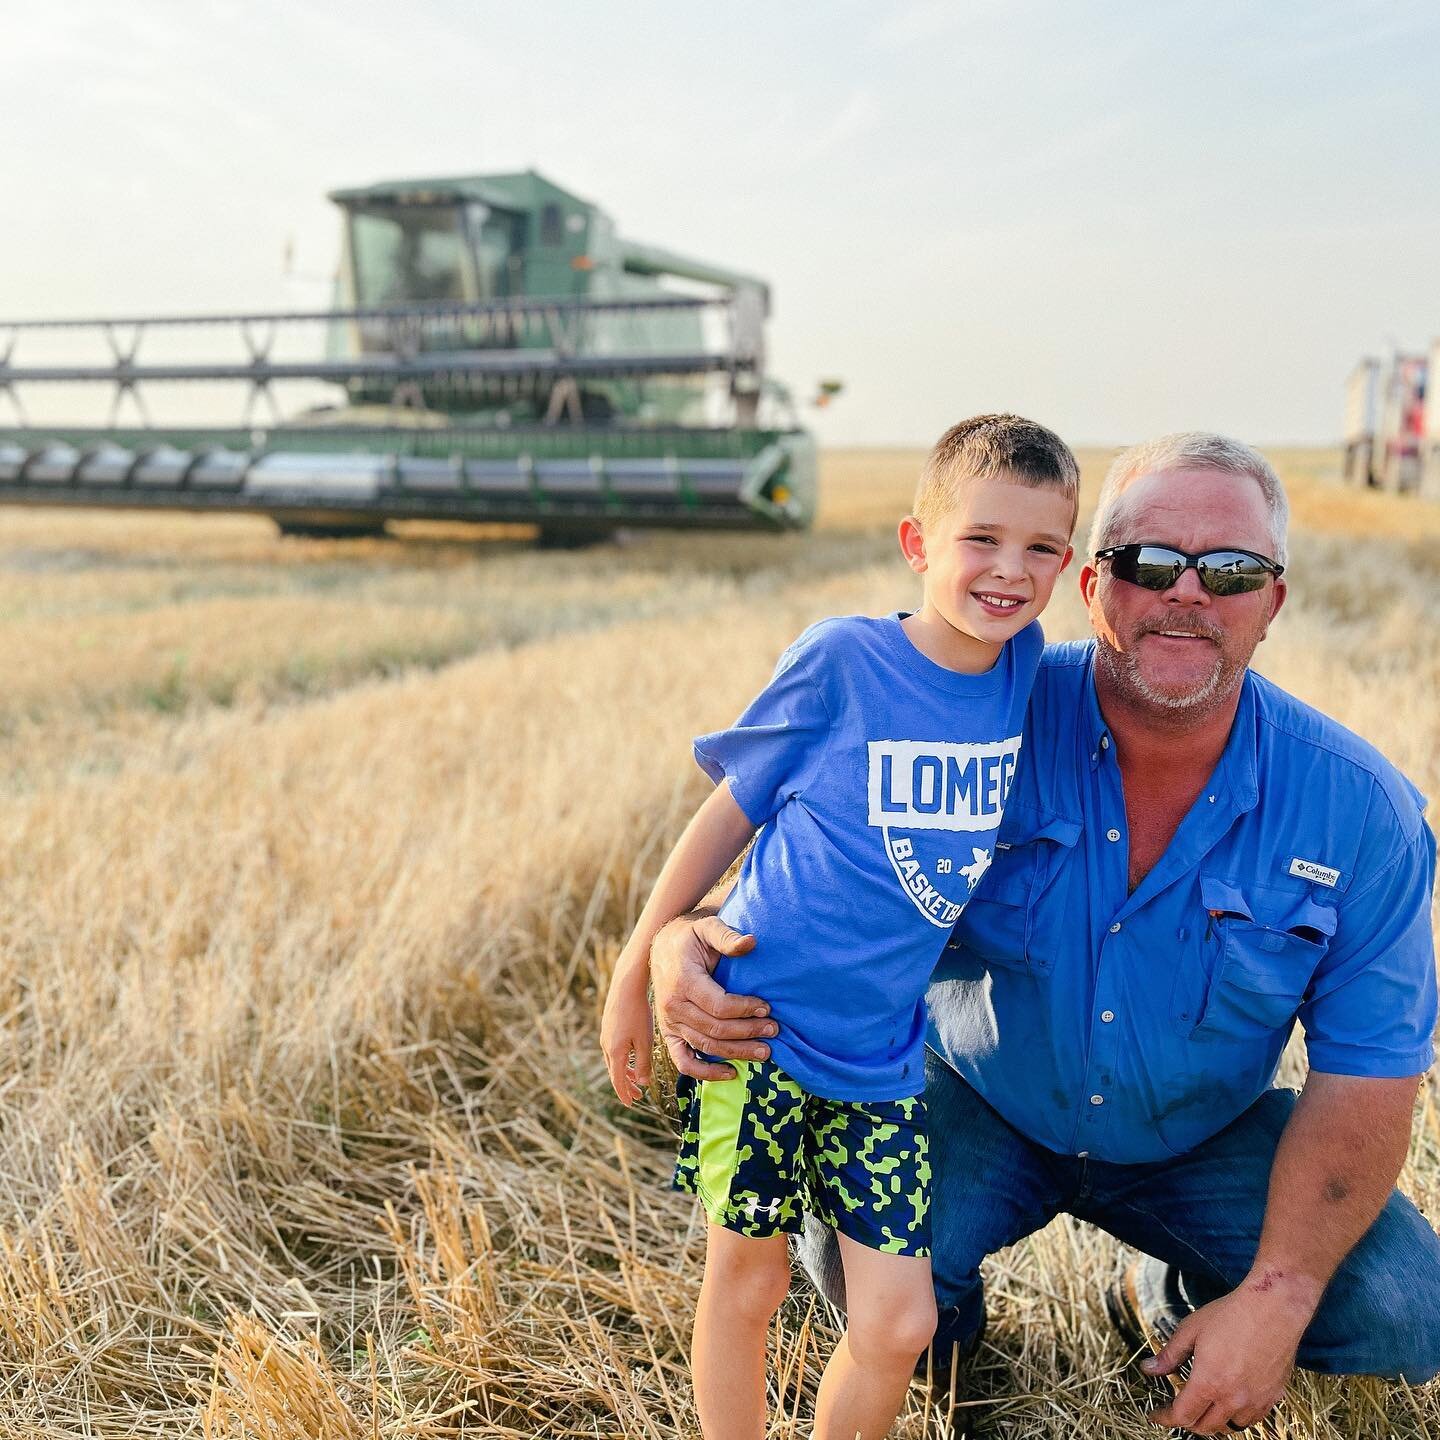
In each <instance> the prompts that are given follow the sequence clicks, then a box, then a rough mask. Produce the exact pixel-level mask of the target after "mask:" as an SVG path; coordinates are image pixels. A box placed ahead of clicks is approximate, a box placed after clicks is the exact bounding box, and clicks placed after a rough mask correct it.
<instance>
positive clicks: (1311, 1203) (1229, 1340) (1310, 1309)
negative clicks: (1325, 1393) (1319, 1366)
mask: <svg viewBox="0 0 1440 1440" xmlns="http://www.w3.org/2000/svg"><path fill="white" fill-rule="evenodd" d="M1419 1084H1420V1077H1419V1076H1409V1077H1406V1078H1403V1079H1371V1078H1368V1077H1360V1076H1352V1075H1329V1074H1325V1073H1322V1072H1319V1071H1311V1073H1310V1076H1309V1078H1308V1079H1307V1080H1306V1082H1305V1088H1304V1089H1303V1090H1302V1091H1301V1094H1300V1099H1299V1101H1298V1102H1297V1103H1296V1106H1295V1109H1294V1111H1293V1113H1292V1114H1291V1116H1290V1120H1289V1123H1288V1124H1287V1125H1286V1126H1285V1130H1284V1133H1283V1134H1282V1135H1281V1137H1280V1143H1279V1145H1278V1147H1277V1148H1276V1151H1275V1164H1274V1167H1273V1168H1272V1170H1271V1172H1270V1189H1269V1194H1268V1196H1267V1198H1266V1205H1265V1224H1264V1227H1263V1229H1262V1230H1261V1233H1260V1247H1259V1250H1258V1251H1257V1252H1256V1255H1255V1262H1254V1264H1253V1265H1252V1266H1251V1268H1250V1273H1249V1274H1248V1275H1247V1276H1246V1277H1245V1279H1244V1280H1243V1281H1242V1282H1241V1283H1240V1285H1239V1286H1237V1287H1236V1289H1234V1290H1233V1291H1231V1293H1230V1294H1229V1295H1226V1296H1223V1297H1222V1298H1221V1299H1219V1300H1216V1301H1214V1302H1212V1303H1211V1304H1209V1305H1205V1306H1202V1307H1201V1308H1200V1309H1199V1310H1197V1311H1196V1312H1195V1313H1194V1314H1193V1315H1190V1316H1188V1317H1187V1318H1186V1319H1185V1320H1183V1321H1182V1322H1181V1323H1180V1325H1179V1326H1177V1327H1176V1330H1175V1334H1174V1336H1173V1337H1172V1338H1171V1340H1170V1341H1169V1343H1168V1344H1167V1345H1166V1346H1165V1348H1164V1349H1163V1350H1162V1351H1161V1352H1160V1354H1159V1355H1157V1356H1155V1357H1154V1359H1152V1360H1148V1361H1146V1362H1145V1368H1146V1369H1147V1370H1148V1371H1149V1372H1150V1373H1151V1374H1153V1375H1167V1374H1169V1373H1171V1372H1172V1371H1174V1370H1175V1369H1176V1368H1177V1367H1178V1366H1180V1365H1181V1364H1182V1363H1183V1362H1184V1361H1185V1360H1186V1359H1187V1358H1188V1357H1190V1356H1191V1355H1192V1353H1193V1356H1194V1359H1193V1361H1192V1368H1191V1372H1190V1378H1189V1380H1188V1381H1187V1382H1186V1384H1185V1387H1184V1389H1183V1390H1181V1392H1180V1394H1179V1395H1178V1396H1177V1397H1176V1399H1175V1400H1174V1401H1172V1402H1171V1403H1170V1404H1169V1405H1167V1406H1165V1407H1164V1408H1163V1409H1161V1410H1157V1411H1154V1412H1153V1413H1152V1414H1151V1415H1150V1419H1151V1420H1152V1421H1154V1423H1155V1424H1157V1425H1167V1426H1168V1425H1173V1426H1180V1427H1183V1428H1184V1429H1186V1430H1191V1431H1194V1432H1196V1433H1198V1434H1202V1435H1205V1434H1215V1433H1223V1432H1224V1431H1225V1430H1226V1429H1227V1428H1239V1427H1243V1426H1245V1425H1252V1424H1254V1423H1255V1422H1256V1421H1257V1420H1259V1419H1260V1418H1261V1417H1262V1416H1263V1415H1264V1414H1266V1413H1267V1412H1268V1411H1269V1410H1270V1409H1271V1408H1272V1407H1273V1406H1274V1405H1275V1403H1276V1402H1277V1401H1278V1400H1279V1399H1280V1397H1281V1394H1282V1393H1283V1392H1284V1389H1285V1382H1286V1381H1287V1380H1288V1379H1289V1377H1290V1372H1291V1370H1292V1369H1293V1368H1294V1365H1295V1352H1296V1350H1297V1348H1298V1347H1299V1344H1300V1338H1301V1336H1302V1335H1303V1334H1304V1332H1305V1328H1306V1326H1307V1325H1309V1323H1310V1320H1311V1318H1312V1317H1313V1316H1314V1314H1315V1311H1316V1309H1317V1307H1318V1306H1319V1304H1320V1298H1321V1296H1322V1295H1323V1294H1324V1292H1325V1287H1326V1285H1328V1284H1329V1282H1330V1277H1331V1276H1332V1275H1333V1274H1334V1273H1335V1271H1336V1269H1337V1268H1338V1266H1339V1265H1340V1262H1341V1261H1342V1260H1343V1259H1344V1258H1345V1257H1346V1255H1348V1254H1349V1253H1350V1251H1351V1250H1352V1249H1353V1248H1354V1247H1355V1244H1356V1243H1357V1242H1358V1241H1359V1239H1360V1237H1361V1236H1362V1235H1363V1234H1364V1233H1365V1231H1366V1230H1368V1229H1369V1227H1370V1225H1371V1223H1372V1222H1373V1221H1374V1219H1375V1217H1376V1216H1377V1215H1378V1214H1379V1213H1380V1210H1381V1208H1382V1206H1383V1205H1384V1204H1385V1201H1386V1199H1387V1198H1388V1197H1389V1195H1390V1191H1391V1190H1392V1188H1393V1187H1394V1185H1395V1180H1396V1177H1397V1176H1398V1175H1399V1173H1400V1167H1401V1166H1402V1165H1403V1164H1404V1162H1405V1154H1406V1150H1407V1149H1408V1147H1409V1143H1410V1124H1411V1117H1412V1113H1413V1110H1414V1105H1415V1094H1416V1091H1417V1089H1418V1088H1419Z"/></svg>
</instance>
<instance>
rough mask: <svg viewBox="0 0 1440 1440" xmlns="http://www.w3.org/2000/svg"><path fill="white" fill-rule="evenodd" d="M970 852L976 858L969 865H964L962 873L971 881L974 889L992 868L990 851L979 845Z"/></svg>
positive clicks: (971, 886)
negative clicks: (982, 848) (980, 847)
mask: <svg viewBox="0 0 1440 1440" xmlns="http://www.w3.org/2000/svg"><path fill="white" fill-rule="evenodd" d="M970 853H971V854H972V855H973V856H974V857H975V859H974V860H973V861H972V862H971V863H970V864H969V865H962V866H961V867H960V873H961V874H962V875H963V876H964V877H965V878H966V879H967V880H968V881H969V882H970V888H971V889H972V890H973V889H974V888H975V887H976V886H977V885H978V884H979V883H980V877H981V876H982V875H983V874H984V873H985V872H986V871H987V870H988V869H989V868H990V852H989V851H988V850H981V849H979V848H978V847H977V848H975V849H973V850H971V852H970Z"/></svg>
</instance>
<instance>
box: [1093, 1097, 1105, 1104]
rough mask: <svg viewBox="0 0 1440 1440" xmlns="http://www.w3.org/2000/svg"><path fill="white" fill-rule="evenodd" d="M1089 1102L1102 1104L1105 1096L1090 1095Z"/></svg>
mask: <svg viewBox="0 0 1440 1440" xmlns="http://www.w3.org/2000/svg"><path fill="white" fill-rule="evenodd" d="M1090 1103H1091V1104H1092V1105H1103V1104H1104V1103H1105V1097H1104V1096H1103V1095H1092V1096H1091V1097H1090Z"/></svg>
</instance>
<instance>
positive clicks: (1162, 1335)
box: [1105, 1255, 1191, 1390]
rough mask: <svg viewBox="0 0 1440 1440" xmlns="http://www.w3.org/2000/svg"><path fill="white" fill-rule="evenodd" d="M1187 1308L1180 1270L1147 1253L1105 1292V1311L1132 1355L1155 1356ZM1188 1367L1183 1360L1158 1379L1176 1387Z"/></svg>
mask: <svg viewBox="0 0 1440 1440" xmlns="http://www.w3.org/2000/svg"><path fill="white" fill-rule="evenodd" d="M1190 1310H1191V1306H1190V1303H1189V1301H1187V1300H1186V1299H1185V1296H1184V1294H1183V1293H1182V1292H1181V1290H1180V1272H1179V1271H1178V1270H1176V1269H1175V1267H1174V1266H1173V1265H1167V1264H1165V1262H1164V1261H1163V1260H1156V1259H1154V1258H1153V1257H1152V1256H1149V1255H1143V1256H1141V1257H1140V1259H1138V1260H1132V1261H1131V1262H1130V1263H1129V1264H1128V1265H1127V1266H1126V1267H1125V1268H1124V1269H1123V1270H1122V1271H1121V1272H1120V1274H1119V1275H1118V1276H1117V1277H1116V1278H1115V1279H1114V1280H1113V1281H1112V1282H1111V1284H1110V1286H1109V1287H1108V1289H1107V1290H1106V1291H1105V1313H1106V1314H1107V1315H1108V1316H1109V1317H1110V1323H1111V1325H1113V1326H1114V1328H1115V1330H1116V1333H1117V1334H1118V1335H1119V1336H1120V1338H1121V1340H1123V1341H1124V1342H1125V1348H1126V1349H1127V1350H1129V1351H1130V1352H1131V1353H1132V1354H1135V1355H1138V1354H1139V1352H1140V1351H1142V1350H1148V1351H1149V1352H1150V1353H1151V1354H1152V1355H1158V1354H1159V1353H1160V1351H1161V1350H1163V1349H1164V1348H1165V1342H1166V1341H1167V1340H1169V1338H1170V1337H1171V1336H1172V1335H1173V1334H1174V1333H1175V1327H1176V1326H1177V1325H1178V1324H1179V1323H1180V1322H1181V1321H1182V1320H1183V1319H1184V1318H1185V1317H1186V1316H1187V1315H1188V1314H1189V1313H1190ZM1189 1370H1190V1366H1189V1362H1188V1361H1187V1362H1186V1364H1184V1365H1182V1366H1181V1367H1180V1370H1179V1372H1177V1373H1176V1374H1172V1375H1165V1376H1161V1377H1158V1378H1160V1379H1162V1380H1164V1381H1165V1382H1167V1383H1168V1384H1169V1385H1170V1387H1171V1389H1174V1390H1178V1389H1179V1388H1180V1381H1182V1380H1183V1379H1184V1378H1185V1377H1186V1376H1187V1375H1188V1374H1189Z"/></svg>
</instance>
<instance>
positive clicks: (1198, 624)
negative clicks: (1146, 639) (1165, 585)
mask: <svg viewBox="0 0 1440 1440" xmlns="http://www.w3.org/2000/svg"><path fill="white" fill-rule="evenodd" d="M1142 635H1194V636H1196V637H1197V638H1198V639H1200V640H1209V641H1211V642H1212V643H1213V644H1215V645H1218V644H1219V643H1220V641H1221V640H1222V639H1223V638H1224V632H1223V631H1221V630H1219V629H1217V628H1216V627H1215V626H1214V625H1206V624H1205V623H1204V622H1203V621H1200V620H1198V619H1186V620H1181V619H1179V618H1176V619H1174V620H1166V621H1165V622H1164V623H1163V624H1159V623H1155V624H1142V625H1141V626H1140V627H1139V628H1138V629H1137V630H1136V631H1135V633H1134V637H1133V638H1134V639H1136V640H1138V639H1139V638H1140V637H1141V636H1142Z"/></svg>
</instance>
